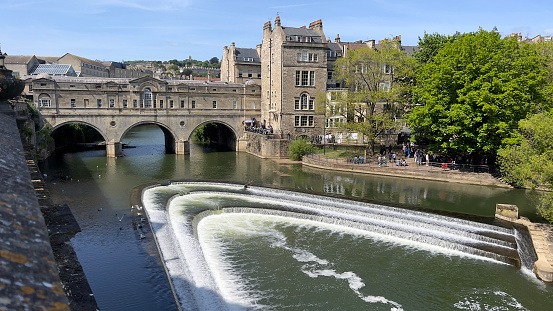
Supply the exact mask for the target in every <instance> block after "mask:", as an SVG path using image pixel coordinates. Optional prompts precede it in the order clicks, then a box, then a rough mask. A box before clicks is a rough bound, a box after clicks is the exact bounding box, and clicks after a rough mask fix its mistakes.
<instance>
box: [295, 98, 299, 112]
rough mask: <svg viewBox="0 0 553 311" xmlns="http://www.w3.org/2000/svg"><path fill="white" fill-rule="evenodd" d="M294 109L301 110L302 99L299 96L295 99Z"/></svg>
mask: <svg viewBox="0 0 553 311" xmlns="http://www.w3.org/2000/svg"><path fill="white" fill-rule="evenodd" d="M294 109H296V110H300V99H299V98H296V99H295V100H294Z"/></svg>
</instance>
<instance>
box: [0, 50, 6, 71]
mask: <svg viewBox="0 0 553 311" xmlns="http://www.w3.org/2000/svg"><path fill="white" fill-rule="evenodd" d="M5 58H6V56H4V54H2V48H1V47H0V69H6V68H4V59H5Z"/></svg>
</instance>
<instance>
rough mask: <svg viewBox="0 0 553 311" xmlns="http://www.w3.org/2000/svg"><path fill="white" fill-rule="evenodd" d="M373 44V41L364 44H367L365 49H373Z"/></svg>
mask: <svg viewBox="0 0 553 311" xmlns="http://www.w3.org/2000/svg"><path fill="white" fill-rule="evenodd" d="M374 43H375V41H374V40H369V41H367V42H365V44H367V47H368V48H369V49H374V45H375V44H374Z"/></svg>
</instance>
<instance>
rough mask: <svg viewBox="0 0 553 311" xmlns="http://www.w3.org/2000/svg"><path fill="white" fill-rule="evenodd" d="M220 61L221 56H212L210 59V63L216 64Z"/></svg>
mask: <svg viewBox="0 0 553 311" xmlns="http://www.w3.org/2000/svg"><path fill="white" fill-rule="evenodd" d="M218 62H219V58H217V57H212V58H211V59H210V60H209V63H210V64H216V63H218Z"/></svg>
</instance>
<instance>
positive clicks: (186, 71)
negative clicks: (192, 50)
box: [182, 69, 192, 77]
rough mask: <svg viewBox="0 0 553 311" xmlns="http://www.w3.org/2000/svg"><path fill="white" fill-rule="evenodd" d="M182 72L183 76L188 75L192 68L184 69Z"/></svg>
mask: <svg viewBox="0 0 553 311" xmlns="http://www.w3.org/2000/svg"><path fill="white" fill-rule="evenodd" d="M182 74H183V75H184V76H185V77H190V76H191V75H192V70H191V69H184V70H183V71H182Z"/></svg>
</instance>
